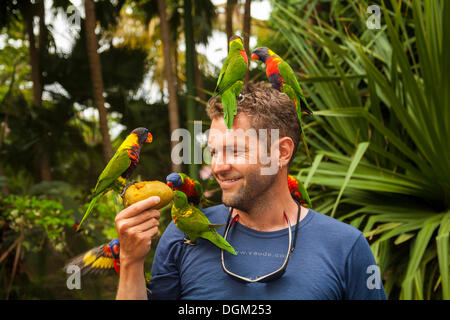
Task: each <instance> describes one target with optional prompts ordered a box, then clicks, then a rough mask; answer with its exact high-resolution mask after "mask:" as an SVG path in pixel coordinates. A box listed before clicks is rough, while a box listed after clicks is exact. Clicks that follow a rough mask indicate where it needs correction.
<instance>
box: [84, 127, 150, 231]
mask: <svg viewBox="0 0 450 320" xmlns="http://www.w3.org/2000/svg"><path fill="white" fill-rule="evenodd" d="M152 140H153V137H152V134H151V133H150V132H149V131H148V129H146V128H137V129H134V130H133V131H132V132H131V133H130V134H129V135H128V136H127V138H126V139H125V140H124V141H123V142H122V144H121V145H120V146H119V148H118V149H117V151H116V153H115V154H114V156H113V157H112V158H111V160H109V162H108V164H107V165H106V167H105V169H103V171H102V173H101V174H100V176H99V177H98V180H97V184H96V185H95V188H94V191H93V192H92V200H91V202H90V203H89V206H88V208H87V210H86V212H85V214H84V216H83V219H81V222H80V223H79V224H78V226H77V231H78V230H80V227H81V224H82V223H83V221H84V220H85V219H86V218H87V217H88V215H89V214H90V213H91V211H92V209H93V208H94V205H95V203H96V202H97V200H98V198H100V197H101V196H102V195H103V194H105V193H106V192H108V191H109V190H116V191H120V189H121V188H123V187H124V186H125V183H126V179H128V178H129V177H130V175H131V173H132V172H133V170H134V169H135V168H136V167H137V165H138V164H139V154H140V152H141V146H143V145H144V143H151V142H152Z"/></svg>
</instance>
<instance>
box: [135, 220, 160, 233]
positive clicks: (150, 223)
mask: <svg viewBox="0 0 450 320" xmlns="http://www.w3.org/2000/svg"><path fill="white" fill-rule="evenodd" d="M158 227H159V221H158V220H157V219H155V218H153V219H150V220H147V221H144V222H143V223H141V224H138V225H136V226H134V227H133V228H131V229H130V233H145V232H147V231H148V230H150V229H152V228H155V229H156V231H158Z"/></svg>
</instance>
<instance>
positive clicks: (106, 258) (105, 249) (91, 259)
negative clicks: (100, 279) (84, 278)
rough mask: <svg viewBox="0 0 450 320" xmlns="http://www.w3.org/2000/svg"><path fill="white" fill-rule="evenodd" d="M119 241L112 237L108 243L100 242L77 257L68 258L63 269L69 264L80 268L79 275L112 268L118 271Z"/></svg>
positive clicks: (106, 270)
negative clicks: (100, 243) (99, 244)
mask: <svg viewBox="0 0 450 320" xmlns="http://www.w3.org/2000/svg"><path fill="white" fill-rule="evenodd" d="M119 256H120V243H119V239H113V240H111V241H110V242H109V243H106V244H102V245H101V246H98V247H96V248H94V249H91V250H89V251H87V252H85V253H83V254H81V255H79V256H78V257H76V258H74V259H72V260H70V261H69V262H68V263H67V264H66V266H65V269H67V268H68V267H69V266H71V265H76V266H78V267H79V268H80V271H81V275H85V274H89V273H92V274H98V273H104V272H108V271H110V270H114V271H115V272H116V273H117V274H119V273H120V259H119Z"/></svg>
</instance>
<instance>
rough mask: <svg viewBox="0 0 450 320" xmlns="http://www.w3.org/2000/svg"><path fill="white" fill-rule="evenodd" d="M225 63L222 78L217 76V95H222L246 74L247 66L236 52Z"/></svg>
mask: <svg viewBox="0 0 450 320" xmlns="http://www.w3.org/2000/svg"><path fill="white" fill-rule="evenodd" d="M228 59H229V61H228V63H227V67H226V70H225V72H224V73H223V75H222V76H219V79H220V82H218V83H217V91H218V94H220V95H222V93H224V92H225V91H226V90H228V89H229V88H230V87H231V86H232V85H234V84H235V83H236V82H237V81H242V80H243V79H244V77H245V73H246V72H247V64H246V63H245V60H244V58H243V57H242V56H241V54H240V53H239V51H238V52H235V53H230V55H229V57H228V58H227V60H228ZM239 93H240V91H239V92H237V94H236V96H237V95H239Z"/></svg>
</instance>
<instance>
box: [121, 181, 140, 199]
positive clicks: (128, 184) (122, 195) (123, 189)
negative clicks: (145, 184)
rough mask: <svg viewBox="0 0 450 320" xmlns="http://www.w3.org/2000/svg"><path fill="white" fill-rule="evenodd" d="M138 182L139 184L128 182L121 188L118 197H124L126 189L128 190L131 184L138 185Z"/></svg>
mask: <svg viewBox="0 0 450 320" xmlns="http://www.w3.org/2000/svg"><path fill="white" fill-rule="evenodd" d="M138 182H139V181H131V182H128V183H127V185H126V186H125V187H123V188H122V193H121V194H120V196H121V197H122V198H123V197H124V195H125V192H126V191H127V189H128V188H129V187H131V186H132V185H133V184H135V183H138Z"/></svg>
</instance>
